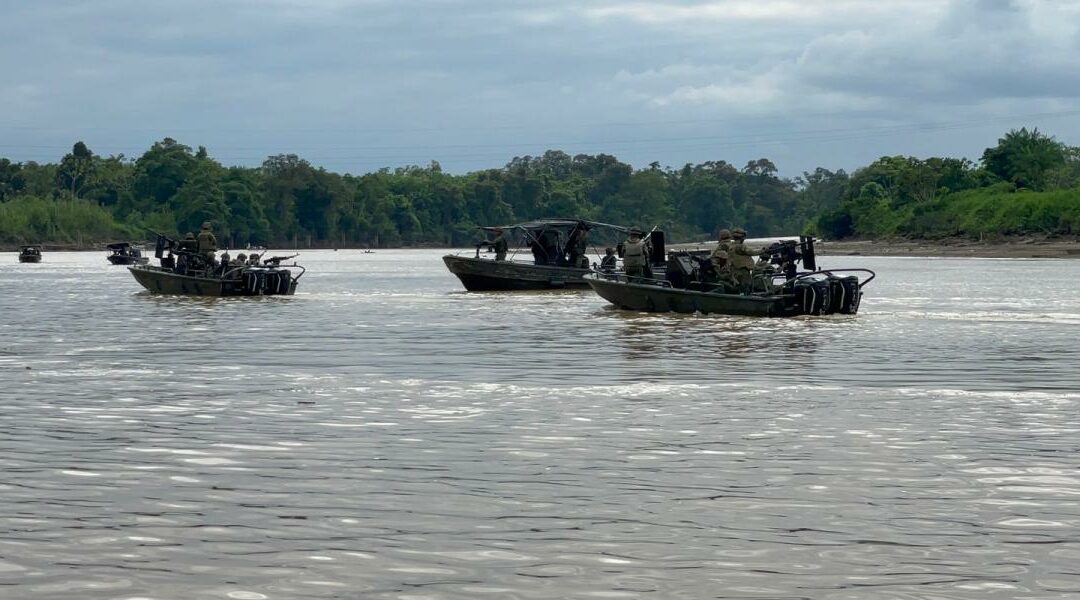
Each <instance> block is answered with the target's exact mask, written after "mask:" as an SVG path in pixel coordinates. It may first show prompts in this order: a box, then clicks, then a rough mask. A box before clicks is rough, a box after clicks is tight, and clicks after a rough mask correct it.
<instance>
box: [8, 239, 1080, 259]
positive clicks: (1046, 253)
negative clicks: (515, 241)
mask: <svg viewBox="0 0 1080 600" xmlns="http://www.w3.org/2000/svg"><path fill="white" fill-rule="evenodd" d="M749 243H750V244H751V245H754V242H753V241H752V240H751V241H750V242H749ZM712 244H713V242H702V243H700V244H694V243H690V244H675V245H673V246H672V248H680V249H685V248H693V247H698V248H706V247H709V246H711V245H712ZM42 247H43V249H44V251H45V252H50V251H55V252H71V251H96V252H106V250H105V244H104V243H98V244H75V243H60V244H42ZM144 247H145V248H147V249H150V250H152V249H153V248H152V245H151V244H145V245H144ZM436 247H437V246H433V245H422V246H407V247H395V248H392V249H423V248H427V249H431V248H436ZM816 247H817V252H818V254H820V255H822V256H942V257H944V256H955V257H971V258H1080V236H1074V237H1071V238H1070V237H1060V236H1059V237H1053V238H1049V237H1017V238H1004V239H995V240H993V241H978V240H969V239H961V238H952V239H944V240H906V239H890V240H841V241H824V240H818V241H817V244H816ZM274 248H275V249H277V250H296V251H298V252H303V251H305V250H330V249H335V250H337V249H340V250H390V249H391V248H369V247H366V246H342V247H340V248H329V247H325V246H322V247H319V246H312V247H310V248H303V247H301V248H284V247H278V246H274ZM446 248H447V249H450V248H451V247H449V246H447V247H446ZM18 249H19V247H18V246H17V245H14V244H3V245H0V252H17V251H18ZM238 250H240V251H243V250H244V249H243V248H240V249H236V248H231V249H230V251H231V252H234V253H235V252H237V251H238Z"/></svg>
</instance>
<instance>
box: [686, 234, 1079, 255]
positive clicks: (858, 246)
mask: <svg viewBox="0 0 1080 600" xmlns="http://www.w3.org/2000/svg"><path fill="white" fill-rule="evenodd" d="M715 243H716V242H702V243H698V244H674V245H672V246H670V247H669V249H671V250H690V249H711V248H712V247H713V245H715ZM747 244H748V245H750V246H752V247H755V248H757V247H760V246H761V242H759V241H757V240H747ZM815 246H816V249H817V253H818V254H819V255H821V256H936V257H967V258H1080V237H1071V238H1064V237H1055V238H1046V237H1017V238H1004V239H997V240H994V241H982V242H980V241H977V240H967V239H959V238H956V239H946V240H905V239H893V240H844V241H826V240H817V242H816V244H815Z"/></svg>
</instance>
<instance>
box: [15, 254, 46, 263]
mask: <svg viewBox="0 0 1080 600" xmlns="http://www.w3.org/2000/svg"><path fill="white" fill-rule="evenodd" d="M19 262H21V263H39V262H41V257H40V256H20V257H19Z"/></svg>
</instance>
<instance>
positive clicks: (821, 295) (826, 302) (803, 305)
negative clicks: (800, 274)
mask: <svg viewBox="0 0 1080 600" xmlns="http://www.w3.org/2000/svg"><path fill="white" fill-rule="evenodd" d="M830 287H831V285H830V283H829V281H828V280H824V281H802V282H799V283H798V284H796V286H795V291H796V292H797V293H796V298H797V299H798V301H799V312H800V314H804V315H821V314H825V313H826V312H828V310H829V307H830V304H831V294H830V293H829V292H830Z"/></svg>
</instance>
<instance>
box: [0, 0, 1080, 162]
mask: <svg viewBox="0 0 1080 600" xmlns="http://www.w3.org/2000/svg"><path fill="white" fill-rule="evenodd" d="M1019 127H1029V128H1030V127H1038V128H1039V129H1040V130H1041V131H1043V132H1046V133H1048V134H1051V135H1054V136H1055V137H1057V139H1059V140H1061V141H1063V142H1066V143H1068V144H1071V145H1080V0H823V1H819V0H701V1H683V2H676V1H644V0H643V1H635V0H623V1H614V0H547V1H539V0H537V1H519V0H471V1H466V0H428V1H423V2H421V1H414V0H304V1H301V0H185V1H183V2H159V1H150V0H72V1H59V0H0V157H6V158H9V159H11V160H14V161H28V160H35V161H39V162H56V161H58V160H59V159H60V158H61V157H62V156H63V155H64V154H65V153H66V152H68V151H70V149H71V146H72V144H73V143H74V142H75V141H77V140H82V141H85V142H86V143H87V145H88V146H89V147H90V149H91V150H93V151H94V152H95V153H97V154H101V155H115V154H124V155H125V156H128V157H138V156H139V155H140V154H142V153H143V152H144V151H146V149H147V148H149V146H150V145H151V144H152V143H153V142H155V141H157V140H161V139H162V138H165V137H172V138H174V139H176V140H178V141H179V142H181V143H184V144H187V145H189V146H192V147H196V146H199V145H202V146H205V147H206V148H207V149H208V151H209V152H210V155H211V156H212V157H214V158H216V159H217V160H219V161H221V162H222V163H224V164H226V165H247V166H254V165H258V164H260V163H261V162H262V161H263V160H264V159H265V158H266V157H267V156H269V155H273V154H279V153H294V154H298V155H300V156H301V157H302V158H305V159H307V160H308V161H310V162H311V163H313V164H316V165H319V166H322V167H325V168H327V169H329V170H331V171H336V172H341V173H344V172H349V173H354V174H361V173H366V172H370V171H373V170H376V169H379V168H382V167H390V168H394V167H400V166H406V165H412V164H421V165H426V164H428V163H429V162H430V161H432V160H436V161H438V162H439V163H440V164H441V165H442V167H443V169H444V170H447V171H450V172H455V173H463V172H467V171H471V170H477V169H484V168H497V167H500V166H502V165H504V164H506V163H507V162H508V161H509V160H510V159H512V158H513V157H515V156H525V155H533V156H535V155H539V154H542V153H543V152H544V151H545V150H548V149H559V150H563V151H565V152H567V153H569V154H578V153H588V154H596V153H601V152H603V153H607V154H613V155H615V156H617V157H618V158H620V159H621V160H623V161H626V162H629V163H631V164H633V165H635V166H636V167H643V166H645V165H648V164H650V163H652V162H654V161H655V162H658V163H660V164H661V165H663V166H672V167H680V166H682V165H683V164H686V163H699V162H704V161H709V160H725V161H727V162H729V163H732V164H734V165H736V166H739V167H741V166H743V165H745V164H746V162H747V161H750V160H753V159H757V158H768V159H770V160H772V161H773V162H774V163H775V164H776V165H777V167H778V168H779V170H780V173H781V174H783V175H786V176H796V175H798V174H800V173H801V172H803V171H811V170H813V169H814V168H816V167H825V168H828V169H831V170H835V169H839V168H843V169H846V170H849V171H850V170H853V169H855V168H857V167H859V166H863V165H866V164H869V163H870V162H872V161H873V160H875V159H877V158H879V157H881V156H885V155H896V154H903V155H912V156H919V157H926V156H952V157H967V158H971V159H973V160H977V159H978V158H979V157H980V156H981V154H982V151H983V149H985V148H987V147H989V146H993V145H994V144H995V143H996V140H997V139H998V138H1000V137H1001V136H1002V135H1003V134H1004V133H1005V132H1007V131H1008V130H1009V129H1013V128H1019Z"/></svg>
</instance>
